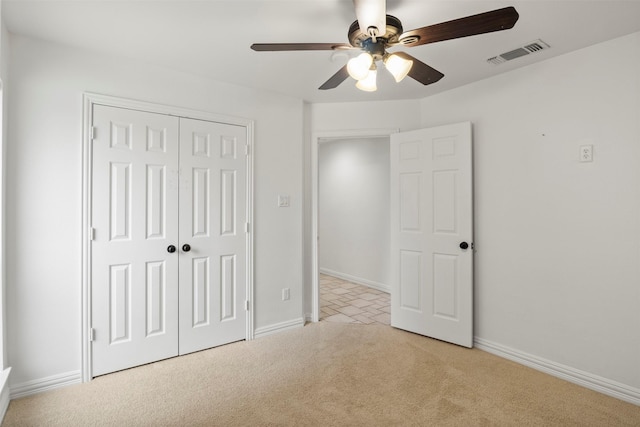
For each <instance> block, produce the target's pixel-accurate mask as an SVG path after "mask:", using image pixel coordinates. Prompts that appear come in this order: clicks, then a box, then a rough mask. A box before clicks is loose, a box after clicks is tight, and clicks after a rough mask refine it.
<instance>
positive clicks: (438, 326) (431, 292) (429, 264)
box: [390, 123, 473, 347]
mask: <svg viewBox="0 0 640 427" xmlns="http://www.w3.org/2000/svg"><path fill="white" fill-rule="evenodd" d="M390 155H391V160H390V161H391V165H390V171H391V215H390V216H391V271H392V286H391V326H394V327H396V328H400V329H405V330H408V331H411V332H415V333H418V334H421V335H426V336H430V337H433V338H437V339H440V340H443V341H448V342H451V343H454V344H458V345H462V346H465V347H472V346H473V246H472V238H473V219H472V218H473V217H472V169H471V166H472V157H471V155H472V153H471V123H461V124H456V125H449V126H441V127H436V128H430V129H421V130H416V131H412V132H405V133H398V134H392V135H391V151H390Z"/></svg>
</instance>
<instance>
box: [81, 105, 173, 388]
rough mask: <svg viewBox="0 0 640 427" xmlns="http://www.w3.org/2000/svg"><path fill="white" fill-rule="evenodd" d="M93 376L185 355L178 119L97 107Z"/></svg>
mask: <svg viewBox="0 0 640 427" xmlns="http://www.w3.org/2000/svg"><path fill="white" fill-rule="evenodd" d="M93 125H94V130H95V132H94V139H93V165H92V168H93V197H92V221H91V222H92V227H93V229H94V231H93V233H94V238H93V241H92V246H91V247H92V271H91V284H92V287H91V291H92V307H91V310H92V325H93V326H94V341H93V346H92V356H93V360H92V361H93V372H92V373H93V375H94V376H97V375H101V374H104V373H108V372H113V371H117V370H120V369H125V368H129V367H131V366H136V365H141V364H144V363H148V362H152V361H155V360H160V359H164V358H168V357H172V356H176V355H177V354H178V305H177V303H176V301H177V298H178V253H177V252H174V253H170V252H168V251H167V248H168V247H169V245H177V244H178V209H177V206H178V183H177V166H178V118H176V117H171V116H166V115H161V114H152V113H146V112H140V111H134V110H126V109H121V108H114V107H106V106H94V110H93Z"/></svg>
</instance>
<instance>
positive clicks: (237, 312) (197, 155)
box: [179, 119, 247, 354]
mask: <svg viewBox="0 0 640 427" xmlns="http://www.w3.org/2000/svg"><path fill="white" fill-rule="evenodd" d="M246 138H247V136H246V128H244V127H240V126H234V125H228V124H220V123H212V122H206V121H200V120H192V119H181V120H180V174H181V181H180V248H179V250H180V354H185V353H190V352H193V351H198V350H202V349H205V348H210V347H214V346H217V345H221V344H226V343H229V342H233V341H238V340H242V339H244V338H245V336H246V312H245V300H246V282H247V273H246V269H247V260H246V244H247V243H246V239H247V233H246V231H245V224H246V221H247V205H246V199H247V182H246V176H247V169H246V168H247V154H246V151H245V150H246V146H247V139H246ZM185 245H188V246H185Z"/></svg>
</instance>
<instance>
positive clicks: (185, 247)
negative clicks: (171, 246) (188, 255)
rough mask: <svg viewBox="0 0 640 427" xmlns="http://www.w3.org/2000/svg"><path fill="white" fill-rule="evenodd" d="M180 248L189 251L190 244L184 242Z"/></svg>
mask: <svg viewBox="0 0 640 427" xmlns="http://www.w3.org/2000/svg"><path fill="white" fill-rule="evenodd" d="M182 250H183V251H185V252H189V251H190V250H191V246H189V245H188V244H187V243H185V244H184V245H182Z"/></svg>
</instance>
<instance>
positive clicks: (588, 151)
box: [580, 144, 593, 162]
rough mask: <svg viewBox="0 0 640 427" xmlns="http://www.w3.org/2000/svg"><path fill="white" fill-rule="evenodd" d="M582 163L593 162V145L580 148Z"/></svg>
mask: <svg viewBox="0 0 640 427" xmlns="http://www.w3.org/2000/svg"><path fill="white" fill-rule="evenodd" d="M580 161H581V162H593V145H591V144H589V145H581V146H580Z"/></svg>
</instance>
